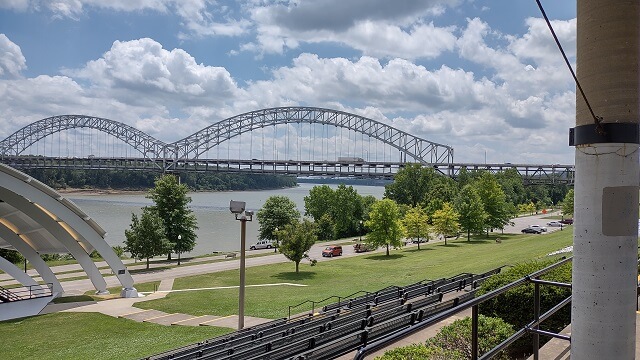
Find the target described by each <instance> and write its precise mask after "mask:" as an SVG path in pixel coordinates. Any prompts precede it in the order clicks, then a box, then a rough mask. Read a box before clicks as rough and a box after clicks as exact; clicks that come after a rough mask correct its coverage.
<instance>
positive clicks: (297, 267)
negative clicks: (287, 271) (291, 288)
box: [296, 261, 300, 274]
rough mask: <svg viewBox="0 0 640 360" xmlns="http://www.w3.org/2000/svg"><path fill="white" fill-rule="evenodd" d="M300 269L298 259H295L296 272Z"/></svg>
mask: <svg viewBox="0 0 640 360" xmlns="http://www.w3.org/2000/svg"><path fill="white" fill-rule="evenodd" d="M299 269H300V261H296V274H297V273H298V272H299Z"/></svg>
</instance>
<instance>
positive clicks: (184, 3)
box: [0, 0, 250, 38]
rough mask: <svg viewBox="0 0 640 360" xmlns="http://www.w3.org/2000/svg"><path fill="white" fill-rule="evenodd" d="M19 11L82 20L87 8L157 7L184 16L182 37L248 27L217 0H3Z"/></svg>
mask: <svg viewBox="0 0 640 360" xmlns="http://www.w3.org/2000/svg"><path fill="white" fill-rule="evenodd" d="M3 7H4V8H7V9H13V10H17V11H27V10H32V11H44V10H48V11H49V12H51V14H52V16H53V17H54V18H58V19H65V18H69V19H74V20H79V19H81V18H82V16H84V15H85V14H86V12H87V9H92V8H93V9H106V10H115V11H122V12H134V11H138V12H139V11H154V12H157V13H164V14H168V13H171V12H174V13H176V14H178V15H179V16H180V18H181V19H182V22H183V24H184V26H185V27H186V29H187V30H188V31H187V32H186V33H183V34H181V37H183V38H184V37H189V36H238V35H241V34H244V33H246V32H247V31H248V28H249V26H250V23H249V21H248V20H245V19H242V18H241V17H240V15H238V18H236V17H234V14H233V13H232V12H230V8H229V7H226V6H219V5H218V4H217V1H215V0H136V1H131V0H109V1H104V0H51V1H42V0H9V1H8V2H6V1H5V2H0V8H3Z"/></svg>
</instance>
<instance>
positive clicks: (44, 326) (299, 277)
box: [0, 227, 572, 359]
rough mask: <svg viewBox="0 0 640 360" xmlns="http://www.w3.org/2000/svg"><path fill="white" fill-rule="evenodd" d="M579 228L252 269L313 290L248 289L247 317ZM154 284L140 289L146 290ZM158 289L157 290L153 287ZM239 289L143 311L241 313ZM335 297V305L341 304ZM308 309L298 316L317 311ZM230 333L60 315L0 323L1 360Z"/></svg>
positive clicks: (133, 353)
mask: <svg viewBox="0 0 640 360" xmlns="http://www.w3.org/2000/svg"><path fill="white" fill-rule="evenodd" d="M571 235H572V227H568V228H565V230H564V231H556V232H554V233H551V234H545V235H497V236H498V237H500V238H501V239H502V242H501V243H496V241H495V238H496V236H495V235H492V236H491V237H489V238H488V239H487V238H485V237H483V236H481V237H478V238H475V239H472V241H471V242H467V241H466V239H463V238H460V239H458V240H455V241H451V240H450V241H448V245H444V243H436V244H422V245H421V250H417V248H416V247H410V248H406V249H400V250H393V251H392V252H391V255H390V256H386V255H385V254H384V253H375V254H374V253H372V254H367V255H363V256H354V257H344V258H337V259H335V260H332V261H326V262H319V263H318V265H317V266H314V267H311V266H309V265H308V262H307V263H302V264H301V266H300V270H301V271H300V273H299V274H296V273H295V266H294V264H293V263H283V264H275V265H268V266H262V267H252V268H247V272H246V279H247V285H253V284H272V283H296V284H303V285H307V286H306V287H291V286H273V287H260V288H252V287H247V289H246V309H245V314H246V315H248V316H257V317H264V318H274V319H275V318H280V317H286V316H287V315H288V307H289V306H290V305H296V304H299V303H302V302H304V301H306V300H315V301H319V300H322V299H325V298H327V297H330V296H342V297H345V296H348V295H350V294H353V293H355V292H358V291H375V290H378V289H381V288H384V287H387V286H390V285H400V286H402V285H407V284H410V283H413V282H416V281H419V280H423V279H437V278H441V277H449V276H453V275H456V274H459V273H463V272H475V273H478V272H483V271H486V270H490V269H493V268H495V267H498V266H502V265H509V264H515V263H519V262H523V261H528V260H532V259H536V258H541V257H544V256H545V255H546V254H548V253H550V252H552V251H556V250H559V249H561V248H564V247H566V246H568V245H571V242H572V236H571ZM238 279H239V273H238V271H237V270H235V271H225V272H219V273H212V274H207V275H198V276H192V277H186V278H179V279H176V280H175V283H174V289H192V288H210V287H216V286H231V285H238V282H239V280H238ZM147 285H150V284H137V285H136V286H137V287H138V288H139V289H142V288H145V289H146V288H149V287H150V286H147ZM151 287H152V286H151ZM237 299H238V290H237V289H222V290H201V291H187V292H179V293H171V294H169V295H168V296H167V297H166V298H164V299H159V300H153V301H147V302H141V303H138V304H136V306H137V307H139V308H144V309H157V310H161V311H165V312H170V313H177V312H180V313H187V314H192V315H205V314H212V315H219V316H225V315H231V314H236V313H237V306H238V300H237ZM336 300H337V299H336V298H334V299H332V300H331V302H333V301H336ZM310 310H311V305H310V304H305V305H303V306H301V307H298V308H295V309H293V310H292V314H297V313H301V312H304V311H310ZM228 331H231V329H220V328H212V327H206V326H201V327H188V326H161V325H155V324H148V323H136V322H134V321H131V320H126V319H114V318H111V317H109V316H106V315H101V314H84V313H57V314H50V315H44V316H36V317H33V318H28V319H21V320H17V321H7V322H0V338H1V339H2V344H3V345H2V347H0V359H26V358H38V359H94V358H104V359H135V358H140V357H143V356H148V355H151V354H155V353H158V352H162V351H164V350H168V349H172V348H175V347H179V346H181V345H186V344H189V343H193V342H197V341H201V340H204V339H207V338H211V337H215V336H219V335H221V334H223V333H225V332H228Z"/></svg>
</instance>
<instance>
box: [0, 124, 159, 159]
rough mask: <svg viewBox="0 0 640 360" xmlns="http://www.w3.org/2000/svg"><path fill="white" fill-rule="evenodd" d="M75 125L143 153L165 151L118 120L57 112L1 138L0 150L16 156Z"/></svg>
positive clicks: (138, 131)
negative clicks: (110, 137)
mask: <svg viewBox="0 0 640 360" xmlns="http://www.w3.org/2000/svg"><path fill="white" fill-rule="evenodd" d="M75 128H91V129H96V130H99V131H102V132H104V133H107V134H109V135H111V136H114V137H116V138H117V139H119V140H121V141H123V142H124V143H126V144H128V145H130V146H131V147H133V148H134V149H136V150H137V151H139V152H140V153H141V154H142V155H143V156H144V157H148V154H149V153H153V154H155V155H154V157H161V156H164V155H165V154H164V152H163V151H164V150H165V149H166V144H165V143H164V142H162V141H160V140H158V139H156V138H154V137H153V136H151V135H148V134H146V133H145V132H143V131H140V130H138V129H136V128H134V127H132V126H129V125H126V124H123V123H121V122H118V121H114V120H109V119H104V118H99V117H93V116H86V115H58V116H52V117H48V118H45V119H42V120H39V121H36V122H34V123H31V124H29V125H27V126H25V127H23V128H22V129H20V130H18V131H16V132H14V133H13V134H11V135H9V136H8V137H7V138H6V139H4V140H2V142H0V154H5V155H15V156H18V155H20V154H22V152H23V151H24V150H26V149H27V148H29V147H30V146H31V145H33V144H35V143H36V142H38V141H39V140H42V139H43V138H45V137H47V136H49V135H52V134H55V133H58V132H61V131H65V130H71V129H75Z"/></svg>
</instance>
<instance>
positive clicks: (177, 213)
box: [147, 174, 198, 265]
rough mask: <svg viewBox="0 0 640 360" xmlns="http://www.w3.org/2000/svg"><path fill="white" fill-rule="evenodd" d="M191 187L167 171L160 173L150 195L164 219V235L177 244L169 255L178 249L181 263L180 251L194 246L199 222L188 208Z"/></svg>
mask: <svg viewBox="0 0 640 360" xmlns="http://www.w3.org/2000/svg"><path fill="white" fill-rule="evenodd" d="M188 191H189V189H188V188H187V186H186V185H184V184H180V183H179V181H178V178H177V177H176V176H174V175H169V174H168V175H162V176H161V177H159V178H158V179H157V180H156V182H155V186H154V187H153V188H152V189H150V190H149V194H148V195H147V198H149V199H151V200H153V202H154V205H153V206H151V208H152V209H153V210H154V211H155V212H156V213H157V214H158V216H159V217H160V219H162V228H163V229H164V236H165V237H166V238H167V239H168V240H169V241H170V242H171V243H173V244H174V245H173V248H172V249H170V251H169V253H168V254H169V255H168V258H169V259H171V251H174V252H176V253H177V254H178V265H180V254H181V253H184V252H189V251H191V250H193V248H194V247H195V245H196V238H197V236H196V230H197V229H198V225H197V221H196V216H195V214H194V213H193V211H192V210H191V209H190V208H189V203H190V202H191V198H190V197H189V196H187V192H188Z"/></svg>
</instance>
